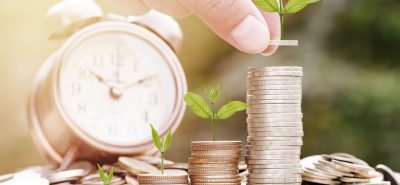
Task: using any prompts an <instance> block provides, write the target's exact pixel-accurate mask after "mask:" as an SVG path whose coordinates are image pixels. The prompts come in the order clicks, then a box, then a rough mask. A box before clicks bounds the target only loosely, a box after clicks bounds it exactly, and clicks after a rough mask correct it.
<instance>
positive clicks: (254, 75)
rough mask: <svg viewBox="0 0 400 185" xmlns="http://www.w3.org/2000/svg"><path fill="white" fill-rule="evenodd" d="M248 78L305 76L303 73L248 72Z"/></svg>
mask: <svg viewBox="0 0 400 185" xmlns="http://www.w3.org/2000/svg"><path fill="white" fill-rule="evenodd" d="M247 76H249V77H256V76H263V77H265V76H298V77H302V76H303V71H254V72H251V71H250V72H247Z"/></svg>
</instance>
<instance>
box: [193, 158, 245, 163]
mask: <svg viewBox="0 0 400 185" xmlns="http://www.w3.org/2000/svg"><path fill="white" fill-rule="evenodd" d="M237 162H239V160H238V159H230V158H225V159H219V158H209V159H204V158H200V159H199V158H191V157H190V158H189V163H190V164H199V163H200V164H201V163H218V164H221V163H237Z"/></svg>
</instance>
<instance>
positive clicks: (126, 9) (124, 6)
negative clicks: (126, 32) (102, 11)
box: [107, 0, 150, 15]
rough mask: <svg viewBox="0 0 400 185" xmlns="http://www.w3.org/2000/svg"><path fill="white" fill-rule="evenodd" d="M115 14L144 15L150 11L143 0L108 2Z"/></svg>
mask: <svg viewBox="0 0 400 185" xmlns="http://www.w3.org/2000/svg"><path fill="white" fill-rule="evenodd" d="M107 2H108V4H109V5H110V7H111V8H112V9H113V11H114V12H116V13H120V14H123V15H143V14H145V13H147V12H149V11H150V8H149V7H147V6H146V5H145V4H144V3H143V2H142V1H141V0H107Z"/></svg>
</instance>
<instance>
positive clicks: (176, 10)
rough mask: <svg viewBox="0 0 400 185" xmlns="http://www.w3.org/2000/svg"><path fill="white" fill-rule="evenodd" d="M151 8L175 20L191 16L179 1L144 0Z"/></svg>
mask: <svg viewBox="0 0 400 185" xmlns="http://www.w3.org/2000/svg"><path fill="white" fill-rule="evenodd" d="M142 1H143V2H144V4H146V5H147V6H148V7H149V8H151V9H154V10H157V11H160V12H162V13H165V14H168V15H170V16H172V17H175V18H182V17H185V16H187V15H189V14H190V10H189V9H187V8H186V7H185V6H184V5H183V4H182V3H180V2H179V1H178V0H142Z"/></svg>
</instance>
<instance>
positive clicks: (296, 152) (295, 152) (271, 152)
mask: <svg viewBox="0 0 400 185" xmlns="http://www.w3.org/2000/svg"><path fill="white" fill-rule="evenodd" d="M300 154H301V151H300V150H261V151H258V150H248V151H246V155H300Z"/></svg>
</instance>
